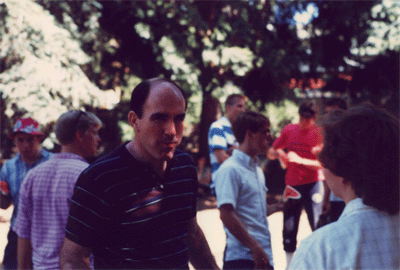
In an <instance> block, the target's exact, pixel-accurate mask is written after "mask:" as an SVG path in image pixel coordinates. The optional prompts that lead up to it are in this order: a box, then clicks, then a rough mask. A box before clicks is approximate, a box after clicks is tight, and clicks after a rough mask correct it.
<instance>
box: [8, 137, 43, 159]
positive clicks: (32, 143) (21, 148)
mask: <svg viewBox="0 0 400 270" xmlns="http://www.w3.org/2000/svg"><path fill="white" fill-rule="evenodd" d="M14 142H15V145H16V146H17V149H18V152H19V153H20V154H21V156H22V158H23V159H26V160H29V161H34V160H35V159H36V158H37V157H38V155H39V152H40V143H41V141H40V136H36V135H31V134H26V133H17V134H16V135H14Z"/></svg>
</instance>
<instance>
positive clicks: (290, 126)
mask: <svg viewBox="0 0 400 270" xmlns="http://www.w3.org/2000/svg"><path fill="white" fill-rule="evenodd" d="M299 128H300V125H299V124H288V125H286V126H285V127H284V129H283V130H285V131H293V130H296V129H299Z"/></svg>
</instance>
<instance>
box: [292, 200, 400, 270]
mask: <svg viewBox="0 0 400 270" xmlns="http://www.w3.org/2000/svg"><path fill="white" fill-rule="evenodd" d="M399 226H400V223H399V214H397V215H394V216H390V215H389V214H387V213H385V212H382V211H378V210H377V209H375V208H373V207H370V206H367V205H365V204H364V203H363V202H362V199H360V198H357V199H354V200H352V201H350V202H349V203H348V204H347V205H346V207H345V208H344V210H343V213H342V215H341V216H340V217H339V220H338V221H336V222H333V223H331V224H328V225H326V226H324V227H322V228H320V229H318V230H316V231H315V232H313V233H312V234H311V235H310V236H309V237H307V238H306V239H304V240H303V241H302V242H301V243H300V247H299V248H298V249H297V251H296V253H295V254H294V257H293V260H292V262H291V264H290V266H289V269H296V270H297V269H400V255H399V254H400V249H399V245H400V238H399V230H400V227H399Z"/></svg>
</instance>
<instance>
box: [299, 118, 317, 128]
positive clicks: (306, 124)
mask: <svg viewBox="0 0 400 270" xmlns="http://www.w3.org/2000/svg"><path fill="white" fill-rule="evenodd" d="M300 122H301V126H302V128H303V129H310V128H312V127H313V126H314V124H315V117H311V118H309V117H303V116H300Z"/></svg>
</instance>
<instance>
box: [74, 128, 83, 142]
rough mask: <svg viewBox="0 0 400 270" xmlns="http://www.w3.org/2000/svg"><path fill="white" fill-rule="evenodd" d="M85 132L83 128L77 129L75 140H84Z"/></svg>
mask: <svg viewBox="0 0 400 270" xmlns="http://www.w3.org/2000/svg"><path fill="white" fill-rule="evenodd" d="M84 133H85V132H83V131H81V130H76V131H75V140H77V141H78V142H82V140H83V135H84Z"/></svg>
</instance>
